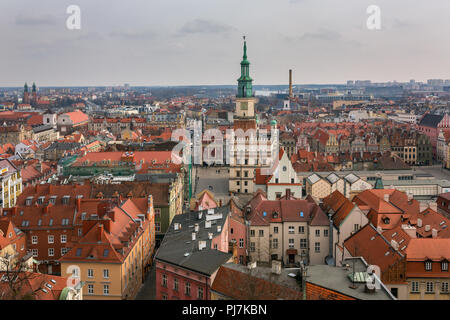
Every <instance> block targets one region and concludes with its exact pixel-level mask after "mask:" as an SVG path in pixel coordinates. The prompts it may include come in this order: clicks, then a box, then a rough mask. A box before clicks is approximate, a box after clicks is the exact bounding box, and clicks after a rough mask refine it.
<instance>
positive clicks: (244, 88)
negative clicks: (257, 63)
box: [237, 36, 253, 98]
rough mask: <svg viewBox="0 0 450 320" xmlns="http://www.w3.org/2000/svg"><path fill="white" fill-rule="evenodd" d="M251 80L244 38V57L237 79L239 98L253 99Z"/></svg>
mask: <svg viewBox="0 0 450 320" xmlns="http://www.w3.org/2000/svg"><path fill="white" fill-rule="evenodd" d="M252 81H253V79H252V78H251V77H250V62H249V61H248V60H247V41H245V36H244V55H243V59H242V61H241V77H240V78H239V79H238V94H237V97H239V98H246V97H253V87H252Z"/></svg>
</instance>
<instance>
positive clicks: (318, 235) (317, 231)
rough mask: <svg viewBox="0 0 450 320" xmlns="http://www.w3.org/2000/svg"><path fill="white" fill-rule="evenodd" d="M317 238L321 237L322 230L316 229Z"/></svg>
mask: <svg viewBox="0 0 450 320" xmlns="http://www.w3.org/2000/svg"><path fill="white" fill-rule="evenodd" d="M316 237H320V229H316Z"/></svg>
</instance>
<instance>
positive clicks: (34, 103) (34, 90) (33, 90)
mask: <svg viewBox="0 0 450 320" xmlns="http://www.w3.org/2000/svg"><path fill="white" fill-rule="evenodd" d="M31 93H32V102H33V105H36V104H37V91H36V84H35V83H34V82H33V87H32V88H31Z"/></svg>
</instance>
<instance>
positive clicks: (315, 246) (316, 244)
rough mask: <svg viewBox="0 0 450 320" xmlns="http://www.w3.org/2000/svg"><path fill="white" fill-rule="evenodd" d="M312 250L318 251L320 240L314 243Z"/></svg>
mask: <svg viewBox="0 0 450 320" xmlns="http://www.w3.org/2000/svg"><path fill="white" fill-rule="evenodd" d="M314 252H315V253H320V242H316V243H314Z"/></svg>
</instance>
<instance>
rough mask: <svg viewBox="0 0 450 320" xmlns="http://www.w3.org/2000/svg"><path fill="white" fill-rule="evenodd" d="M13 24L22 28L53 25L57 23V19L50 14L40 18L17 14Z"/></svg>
mask: <svg viewBox="0 0 450 320" xmlns="http://www.w3.org/2000/svg"><path fill="white" fill-rule="evenodd" d="M15 22H16V24H17V25H23V26H41V25H54V24H56V23H57V19H56V18H55V17H54V16H52V15H50V14H44V15H40V16H32V15H27V14H19V15H18V16H17V17H16V20H15Z"/></svg>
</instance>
